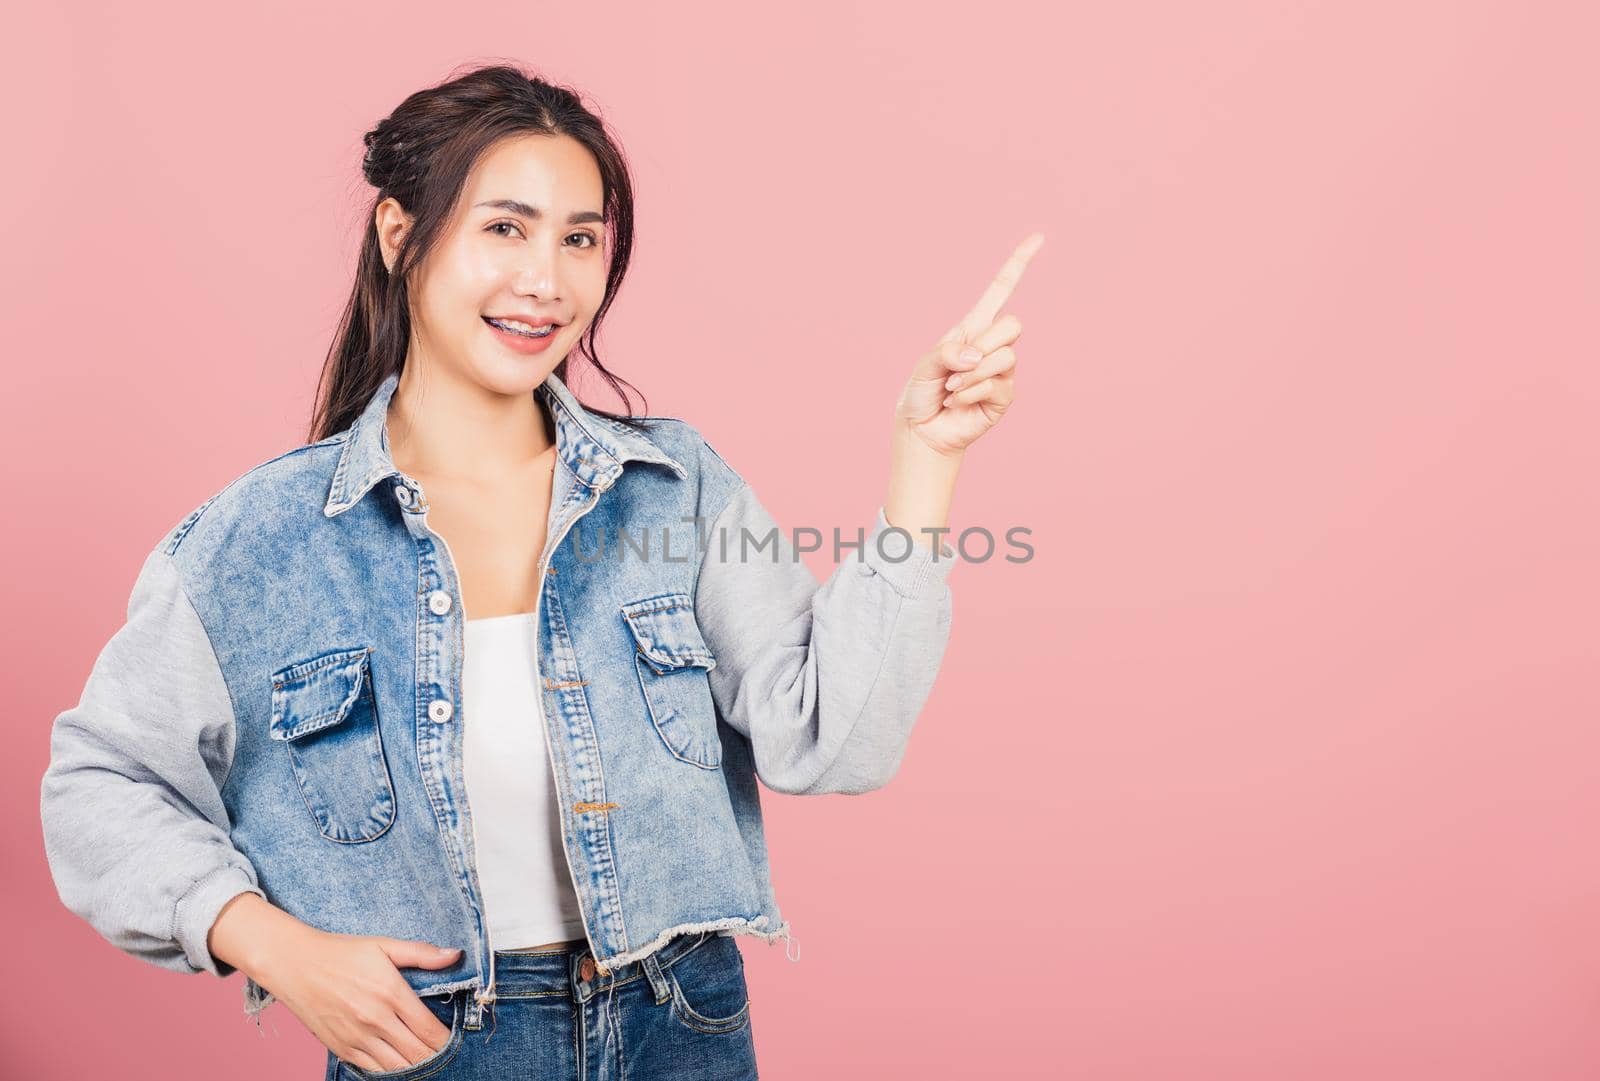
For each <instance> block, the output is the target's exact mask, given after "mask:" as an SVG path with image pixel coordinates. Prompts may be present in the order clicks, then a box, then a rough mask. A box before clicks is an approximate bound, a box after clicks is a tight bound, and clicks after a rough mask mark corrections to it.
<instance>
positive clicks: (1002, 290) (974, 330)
mask: <svg viewBox="0 0 1600 1081" xmlns="http://www.w3.org/2000/svg"><path fill="white" fill-rule="evenodd" d="M1043 246H1044V234H1043V233H1032V234H1030V235H1029V236H1028V238H1027V239H1026V240H1024V241H1023V242H1022V243H1021V244H1018V245H1017V248H1016V250H1015V251H1013V252H1012V253H1011V256H1010V258H1008V259H1007V260H1006V261H1005V265H1004V266H1002V267H1001V268H1000V273H998V274H996V275H995V276H994V281H992V282H990V283H989V288H987V289H985V290H984V291H983V296H981V297H979V298H978V303H977V304H975V305H973V308H972V310H971V311H969V312H968V313H967V314H966V315H965V316H963V317H962V319H961V322H959V323H957V324H956V325H955V326H954V327H953V328H951V330H950V333H949V334H947V335H945V337H946V338H950V337H959V338H960V340H961V341H968V342H969V341H971V340H972V339H973V338H975V337H977V336H978V335H979V334H982V333H983V332H984V331H985V330H986V329H988V327H989V324H991V323H993V322H994V320H995V317H996V316H997V315H999V314H1000V309H1001V308H1002V307H1004V306H1005V302H1006V301H1007V300H1010V299H1011V293H1012V291H1013V290H1015V289H1016V287H1017V283H1018V282H1019V281H1021V280H1022V272H1023V270H1024V269H1026V268H1027V266H1028V260H1029V259H1032V258H1033V256H1034V253H1035V252H1037V251H1038V250H1039V249H1040V248H1041V247H1043Z"/></svg>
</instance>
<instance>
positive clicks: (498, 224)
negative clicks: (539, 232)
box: [484, 221, 521, 236]
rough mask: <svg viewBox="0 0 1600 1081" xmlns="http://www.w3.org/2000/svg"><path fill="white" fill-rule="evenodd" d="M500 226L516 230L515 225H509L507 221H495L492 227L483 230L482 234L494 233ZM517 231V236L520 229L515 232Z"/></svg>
mask: <svg viewBox="0 0 1600 1081" xmlns="http://www.w3.org/2000/svg"><path fill="white" fill-rule="evenodd" d="M502 225H504V226H505V227H506V228H508V229H516V228H517V227H516V225H514V224H513V223H511V222H509V221H497V222H495V223H494V224H493V225H491V226H489V227H488V228H487V229H485V230H484V232H486V233H494V231H495V230H496V229H498V228H500V227H501V226H502ZM517 231H518V233H519V234H520V233H521V230H520V229H519V230H517ZM494 235H495V236H510V235H511V234H510V233H494Z"/></svg>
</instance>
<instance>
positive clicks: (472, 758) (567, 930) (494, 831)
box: [461, 612, 584, 950]
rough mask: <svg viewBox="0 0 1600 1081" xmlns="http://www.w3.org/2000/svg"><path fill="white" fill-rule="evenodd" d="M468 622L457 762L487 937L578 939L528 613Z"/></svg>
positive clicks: (498, 943) (514, 941)
mask: <svg viewBox="0 0 1600 1081" xmlns="http://www.w3.org/2000/svg"><path fill="white" fill-rule="evenodd" d="M465 627H466V646H465V656H464V657H463V660H462V675H461V679H462V692H461V696H462V701H464V702H465V703H466V709H465V710H464V717H465V724H466V730H465V732H464V733H463V736H464V740H465V747H464V754H465V760H464V762H463V768H464V769H465V771H466V785H467V800H468V803H469V804H470V806H471V808H472V835H473V843H474V846H475V848H476V851H477V862H478V880H479V883H480V884H481V885H482V887H483V895H484V908H485V913H486V916H487V919H488V923H489V937H490V941H491V943H492V944H493V948H494V949H496V950H514V949H520V948H523V947H527V946H536V945H540V944H541V943H545V942H564V941H566V940H568V939H574V938H583V937H584V933H583V919H582V917H581V916H580V915H579V913H578V898H577V895H576V894H575V893H574V892H573V888H572V876H571V873H570V872H569V871H568V870H567V857H566V853H565V852H564V851H562V847H561V824H560V821H559V819H558V818H557V816H556V803H555V800H556V797H555V787H554V785H553V784H552V782H551V776H550V753H549V749H548V747H547V745H546V736H545V730H544V717H543V715H542V713H541V710H540V694H539V686H538V671H537V664H536V663H535V660H534V655H533V648H534V641H533V613H531V612H523V613H518V614H515V615H509V616H490V617H488V618H485V619H469V620H467V621H466V623H465Z"/></svg>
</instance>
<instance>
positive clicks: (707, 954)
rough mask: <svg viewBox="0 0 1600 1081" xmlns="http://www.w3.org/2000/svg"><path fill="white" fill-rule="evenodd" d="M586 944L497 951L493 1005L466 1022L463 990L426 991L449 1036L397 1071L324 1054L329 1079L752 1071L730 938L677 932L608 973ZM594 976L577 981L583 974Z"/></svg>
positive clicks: (549, 1079) (578, 1080)
mask: <svg viewBox="0 0 1600 1081" xmlns="http://www.w3.org/2000/svg"><path fill="white" fill-rule="evenodd" d="M590 956H591V954H590V952H589V950H588V948H587V947H586V946H585V945H584V944H582V943H574V944H572V945H569V946H564V947H546V948H544V949H541V950H505V951H496V953H495V956H494V971H495V985H496V986H495V992H496V998H495V1001H494V1003H493V1005H492V1006H491V1007H490V1009H489V1010H488V1011H487V1012H486V1013H485V1017H484V1024H483V1025H482V1026H481V1027H480V1028H478V1029H477V1030H476V1031H472V1030H468V1029H466V1028H465V1026H464V1019H465V1015H466V1010H465V1008H464V1006H465V1002H466V1000H467V996H469V995H471V994H472V991H471V990H470V989H468V990H462V991H456V992H454V993H452V994H448V995H442V996H441V995H425V996H423V998H422V1001H423V1002H425V1003H426V1004H427V1005H428V1008H429V1009H431V1010H432V1011H433V1013H434V1016H436V1017H438V1018H439V1020H440V1021H442V1022H444V1023H445V1024H446V1025H448V1026H449V1027H450V1042H449V1044H448V1045H446V1047H445V1048H444V1050H442V1051H440V1052H439V1053H438V1054H436V1055H434V1056H432V1057H431V1058H429V1059H427V1060H426V1061H424V1062H422V1063H420V1064H418V1065H416V1066H408V1067H406V1068H404V1069H400V1070H386V1071H368V1070H361V1069H358V1068H356V1067H355V1066H352V1065H350V1064H349V1063H347V1062H342V1061H340V1060H339V1059H338V1058H337V1057H336V1056H335V1055H334V1054H333V1053H332V1052H331V1051H330V1052H329V1053H328V1070H327V1074H326V1075H325V1081H341V1079H343V1081H363V1079H366V1078H381V1079H384V1081H418V1079H421V1078H429V1079H431V1081H469V1079H470V1081H477V1079H479V1078H494V1079H497V1081H498V1079H501V1078H512V1077H529V1078H538V1079H539V1081H609V1079H617V1081H621V1079H622V1078H625V1077H628V1078H673V1079H675V1078H695V1079H703V1081H734V1079H743V1078H753V1077H755V1076H756V1054H755V1042H754V1038H753V1036H752V1033H751V1028H750V996H749V991H748V989H747V988H746V986H745V980H744V957H743V956H742V955H741V954H740V952H739V946H738V944H737V943H735V942H734V940H733V939H732V938H731V937H729V936H726V935H719V934H716V933H715V932H712V931H700V932H695V933H692V934H686V935H679V936H678V937H676V938H674V939H673V940H672V941H670V942H668V943H667V944H666V945H665V946H663V947H662V948H661V949H659V950H657V951H656V952H655V953H653V954H651V955H650V956H648V957H646V958H644V959H643V960H641V961H635V962H633V963H631V964H627V965H623V966H621V967H620V968H618V969H617V970H616V971H615V972H613V973H612V974H611V975H610V976H601V975H599V974H598V973H597V972H594V969H593V964H592V963H591V964H588V965H585V964H584V961H585V960H586V959H587V958H589V957H590ZM586 971H587V972H590V973H591V975H590V977H589V978H588V979H585V978H584V976H583V974H584V972H586Z"/></svg>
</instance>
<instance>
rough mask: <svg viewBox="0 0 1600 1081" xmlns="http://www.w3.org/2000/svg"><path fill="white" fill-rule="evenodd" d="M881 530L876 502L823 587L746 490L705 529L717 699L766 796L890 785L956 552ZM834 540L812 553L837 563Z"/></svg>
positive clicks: (921, 690)
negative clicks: (747, 748)
mask: <svg viewBox="0 0 1600 1081" xmlns="http://www.w3.org/2000/svg"><path fill="white" fill-rule="evenodd" d="M886 529H888V522H887V521H886V520H885V518H884V513H883V508H882V507H881V506H880V507H879V508H878V512H877V516H876V520H875V522H874V523H873V526H872V528H871V529H870V530H863V531H862V532H863V533H864V534H865V542H864V544H863V545H862V547H861V548H860V549H853V548H845V547H844V546H843V545H844V544H845V543H847V542H854V540H855V539H856V538H855V536H852V535H850V534H849V533H848V532H845V531H842V530H841V531H840V542H841V548H840V551H839V560H840V562H839V564H838V566H836V567H835V568H834V570H833V572H832V574H830V575H829V577H828V579H827V581H826V582H825V583H823V584H821V585H820V586H819V585H818V582H817V579H816V576H815V575H813V574H812V573H811V571H810V569H809V568H808V567H807V566H806V564H805V563H804V562H801V561H800V560H798V559H797V558H796V556H795V549H794V546H793V544H792V543H791V538H790V536H789V535H788V534H787V533H786V532H785V531H784V530H782V529H781V528H779V527H778V525H777V523H776V522H774V521H773V519H772V517H771V515H769V514H768V513H767V511H766V508H764V507H763V506H762V505H761V503H760V502H759V501H758V500H757V498H756V496H755V493H754V492H753V491H752V490H751V488H750V486H749V485H748V484H746V483H743V482H740V484H739V487H738V488H737V489H736V490H735V491H734V494H733V496H732V498H731V499H730V500H729V501H728V503H727V504H726V506H725V507H724V508H723V509H722V510H721V511H720V512H719V513H718V514H717V517H716V518H715V519H714V520H713V521H712V523H711V524H710V526H709V528H708V530H707V533H706V536H705V539H704V541H703V544H704V547H703V551H702V553H701V567H700V573H699V578H698V580H697V583H696V587H695V617H696V621H697V622H698V624H699V626H700V631H701V634H702V635H703V636H704V637H705V640H706V645H707V647H708V648H709V649H710V650H711V653H712V656H714V657H715V658H716V665H715V666H714V667H713V668H712V669H711V671H710V672H709V673H708V678H709V679H710V681H711V690H712V696H713V698H714V700H715V702H716V704H717V709H718V712H719V713H720V714H721V715H722V717H723V719H724V720H725V721H726V722H727V723H728V724H730V725H731V726H733V727H734V728H735V729H737V730H738V731H739V732H740V733H742V734H744V735H745V736H747V737H748V738H749V739H750V742H751V746H752V749H753V752H754V758H755V764H756V774H757V776H758V777H760V779H761V780H762V782H763V783H765V784H766V785H767V787H768V788H771V789H772V790H774V791H777V792H786V793H802V794H818V793H828V792H837V793H850V794H854V793H860V792H868V791H871V790H873V789H875V788H880V787H882V786H883V785H885V784H887V783H888V782H889V779H890V778H891V777H893V776H894V774H895V771H896V770H897V769H898V768H899V766H900V761H901V758H902V757H903V756H904V754H905V749H906V743H907V741H908V739H909V738H910V735H911V728H912V725H913V723H914V722H915V721H916V719H917V715H918V713H920V712H921V710H922V706H923V703H924V702H926V701H927V698H928V694H929V692H930V691H931V690H932V689H933V682H934V677H935V675H936V674H937V673H938V670H939V664H940V661H941V660H942V659H943V657H944V648H945V643H946V641H947V640H948V638H949V633H950V587H949V585H948V584H947V581H946V579H947V578H948V577H949V574H950V570H951V568H952V567H953V566H954V565H955V563H956V561H957V560H956V554H955V551H954V549H952V548H951V547H950V546H949V545H948V544H944V545H941V549H940V554H939V556H938V558H935V556H934V552H933V550H932V549H931V548H930V547H928V546H927V545H926V544H923V543H920V542H919V543H917V544H916V545H915V546H914V547H912V546H911V544H910V538H909V534H907V533H889V534H887V535H885V530H886ZM741 531H744V532H743V533H742V532H741ZM823 532H824V533H826V532H831V531H823ZM745 533H747V534H748V539H747V540H745V541H744V542H743V548H742V556H741V538H742V537H743V536H744V534H745ZM800 536H801V537H802V538H804V537H806V536H808V534H806V533H804V532H802V533H801V534H800ZM880 537H881V538H882V551H880V550H879V538H880ZM763 543H764V545H765V546H764V547H760V545H762V544H763ZM832 543H833V538H832V537H831V536H827V537H825V538H824V541H823V547H822V548H821V549H819V550H820V551H824V552H828V553H829V554H830V555H831V554H832ZM908 547H910V548H911V551H910V553H909V555H907V558H905V559H904V560H900V561H897V559H898V557H900V556H902V555H906V554H907V548H908Z"/></svg>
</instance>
